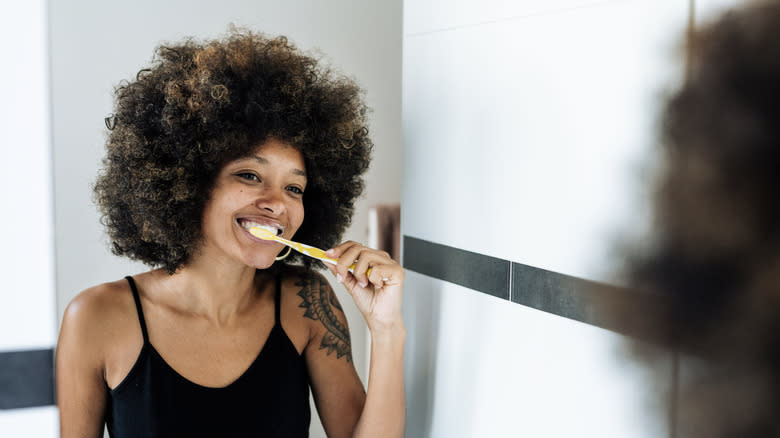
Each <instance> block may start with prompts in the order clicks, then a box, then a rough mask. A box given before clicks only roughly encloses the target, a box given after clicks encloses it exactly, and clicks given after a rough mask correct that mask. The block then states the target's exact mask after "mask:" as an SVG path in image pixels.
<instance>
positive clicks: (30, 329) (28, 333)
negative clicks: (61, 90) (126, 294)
mask: <svg viewBox="0 0 780 438" xmlns="http://www.w3.org/2000/svg"><path fill="white" fill-rule="evenodd" d="M47 38H48V31H47V29H46V2H45V1H44V0H29V1H24V2H13V4H11V2H4V3H2V4H1V5H0V53H2V54H3V68H0V84H2V88H3V91H2V92H0V93H1V95H2V98H1V99H0V193H2V214H0V242H2V244H0V279H1V280H2V289H1V291H0V436H3V437H21V436H34V437H51V436H55V434H56V433H57V426H58V422H57V409H56V408H55V407H54V406H53V404H54V387H53V380H52V357H53V355H52V351H53V347H54V343H55V342H56V335H57V328H56V321H57V317H56V314H55V311H56V297H55V294H54V244H53V239H52V238H53V235H54V233H53V231H52V223H53V215H52V178H51V142H50V139H51V130H50V123H49V115H50V108H49V69H48V50H49V48H48V41H47Z"/></svg>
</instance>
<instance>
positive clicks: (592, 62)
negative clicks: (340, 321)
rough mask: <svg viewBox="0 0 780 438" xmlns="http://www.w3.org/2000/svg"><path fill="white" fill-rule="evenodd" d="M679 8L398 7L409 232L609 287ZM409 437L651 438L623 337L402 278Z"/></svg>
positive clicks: (540, 1) (467, 2)
mask: <svg viewBox="0 0 780 438" xmlns="http://www.w3.org/2000/svg"><path fill="white" fill-rule="evenodd" d="M688 16H689V4H688V2H687V1H682V0H622V1H618V0H613V1H586V0H537V1H532V0H527V1H522V2H505V1H500V0H482V1H477V0H457V1H454V2H443V1H435V0H418V1H413V0H408V1H406V2H405V3H404V63H403V139H404V161H403V163H404V174H403V194H402V205H403V217H402V230H403V234H404V235H408V236H412V237H416V238H420V239H424V240H428V241H433V242H436V243H440V244H445V245H448V246H453V247H457V248H461V249H465V250H468V251H472V252H477V253H481V254H486V255H490V256H494V257H498V258H501V259H505V260H510V261H513V262H519V263H523V264H526V265H530V266H533V267H537V268H543V269H546V270H550V271H555V272H558V273H563V274H567V275H572V276H576V277H581V278H585V279H589V280H597V281H610V280H611V274H610V272H611V271H612V268H613V267H614V266H615V260H612V259H611V258H610V257H611V248H613V245H614V244H615V239H616V238H617V237H618V236H619V235H621V234H641V233H642V232H643V231H644V230H645V229H646V227H647V206H646V205H645V204H644V203H643V202H642V201H641V199H642V196H641V195H642V194H643V189H642V187H643V186H642V184H643V182H644V181H643V179H642V171H641V169H642V166H641V164H642V163H644V162H645V161H646V159H647V157H648V151H649V148H650V147H651V146H652V145H653V142H654V140H655V136H654V133H655V129H656V126H655V123H656V114H657V112H658V109H659V103H660V102H661V101H662V99H663V97H664V94H663V91H664V90H665V88H666V86H674V85H675V84H676V81H677V80H679V79H680V77H681V73H682V64H681V62H680V59H678V58H676V57H675V56H674V55H675V51H674V50H673V49H674V48H675V44H676V43H677V41H678V40H677V38H678V37H679V36H681V35H682V34H683V31H684V30H685V26H686V24H687V22H688ZM408 278H409V280H408V287H407V288H408V290H409V293H407V294H406V302H405V307H404V312H405V318H406V321H407V326H408V331H409V333H410V336H409V338H410V340H409V345H408V347H407V362H406V367H407V368H406V377H407V396H408V399H409V400H410V407H409V422H408V428H407V436H410V437H418V436H420V437H422V436H431V437H447V438H452V437H481V436H497V437H509V436H511V437H514V436H544V437H569V436H599V437H616V438H617V437H620V438H625V437H657V436H663V435H664V434H665V433H666V431H667V428H668V425H667V424H666V423H665V422H664V419H663V418H661V419H660V420H657V419H654V418H653V417H652V415H651V414H650V412H651V410H650V409H649V408H650V406H649V405H648V403H649V401H648V399H647V398H646V397H644V396H643V395H642V394H644V393H648V392H649V389H648V388H647V387H646V379H645V377H646V376H644V375H643V374H642V373H641V372H640V371H638V370H637V369H635V368H633V367H632V366H629V365H627V364H623V363H621V362H620V361H619V360H618V359H617V358H618V354H617V348H618V346H619V345H620V341H621V340H622V339H621V337H620V336H618V335H616V334H614V333H612V332H609V331H606V330H602V329H599V328H595V327H592V326H588V325H586V324H582V323H579V322H576V321H572V320H568V319H564V318H561V317H558V316H555V315H551V314H548V313H544V312H540V311H537V310H534V309H530V308H526V307H523V306H520V305H517V304H511V303H509V302H507V301H504V300H500V299H497V298H493V297H490V296H487V295H484V294H480V293H478V292H475V291H472V290H469V289H466V288H462V287H460V286H455V285H453V284H449V283H446V282H443V281H439V280H434V279H431V278H427V277H425V276H422V275H417V274H414V273H410V274H409V277H408Z"/></svg>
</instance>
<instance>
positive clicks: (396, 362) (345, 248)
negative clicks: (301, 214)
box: [328, 242, 406, 437]
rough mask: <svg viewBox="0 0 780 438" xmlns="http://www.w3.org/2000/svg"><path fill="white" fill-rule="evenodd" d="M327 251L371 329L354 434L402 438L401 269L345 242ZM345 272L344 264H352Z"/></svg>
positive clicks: (382, 254) (384, 255) (381, 254)
mask: <svg viewBox="0 0 780 438" xmlns="http://www.w3.org/2000/svg"><path fill="white" fill-rule="evenodd" d="M328 253H329V254H328V255H329V256H331V257H334V258H338V259H339V264H338V265H336V266H329V268H330V270H331V272H333V274H334V275H336V278H337V279H338V280H339V281H340V282H341V283H342V284H343V285H344V287H346V288H347V290H348V291H349V293H350V294H351V295H352V298H353V299H354V300H355V304H356V305H357V307H358V309H359V310H360V312H361V313H362V314H363V317H364V318H365V320H366V323H367V325H368V329H369V332H370V333H371V364H370V367H369V376H368V393H367V394H366V401H365V405H364V406H363V410H362V412H361V415H360V419H359V421H358V422H357V424H356V427H355V430H354V434H353V436H354V437H377V436H381V437H403V435H404V426H405V420H406V398H405V395H404V370H403V364H404V357H403V353H404V343H405V340H406V329H405V327H404V323H403V318H402V316H401V301H402V294H403V284H404V270H403V268H401V266H400V265H399V264H398V263H397V262H395V261H394V260H393V259H391V258H390V256H389V255H388V254H387V253H386V252H383V251H377V250H373V249H370V248H366V247H364V246H362V245H360V244H358V243H355V242H345V243H343V244H341V245H339V246H337V247H335V248H333V249H331V250H330V251H328ZM353 261H354V263H355V268H354V271H353V273H350V272H349V270H348V268H349V266H350V265H351V264H352V263H353Z"/></svg>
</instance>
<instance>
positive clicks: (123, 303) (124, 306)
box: [61, 280, 138, 351]
mask: <svg viewBox="0 0 780 438" xmlns="http://www.w3.org/2000/svg"><path fill="white" fill-rule="evenodd" d="M135 313H136V311H135V305H134V301H133V297H132V294H131V292H130V287H129V285H128V284H127V281H126V280H118V281H114V282H110V283H103V284H100V285H97V286H93V287H90V288H89V289H86V290H84V291H82V292H81V293H79V294H78V295H76V296H75V297H74V298H73V300H71V302H70V303H69V304H68V306H67V307H66V308H65V313H64V315H63V318H62V329H61V338H62V337H69V338H70V341H71V342H74V343H76V344H78V345H79V346H80V347H81V348H85V349H90V350H100V351H104V350H105V345H106V343H108V342H110V340H112V339H117V337H122V336H119V335H121V334H122V333H123V331H127V330H128V329H129V324H130V323H131V321H132V318H133V317H134V315H135ZM136 320H137V318H136ZM137 324H138V323H137V322H136V325H137Z"/></svg>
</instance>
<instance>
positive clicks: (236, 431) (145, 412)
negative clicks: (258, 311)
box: [106, 275, 311, 438]
mask: <svg viewBox="0 0 780 438" xmlns="http://www.w3.org/2000/svg"><path fill="white" fill-rule="evenodd" d="M126 278H127V281H128V282H129V283H130V289H131V290H132V291H133V298H134V299H135V305H136V308H137V309H138V319H139V320H140V322H141V332H142V333H143V337H144V345H143V347H142V348H141V352H140V354H139V355H138V359H137V360H136V362H135V364H134V365H133V367H132V368H131V370H130V372H129V373H128V375H127V376H126V377H125V378H124V380H122V382H121V383H120V384H119V385H117V386H116V388H114V389H113V390H110V391H109V395H108V406H107V408H106V425H107V426H108V432H109V434H110V436H111V437H116V438H125V437H139V438H140V437H144V438H150V437H188V438H193V437H210V438H213V437H308V436H309V422H310V420H311V412H310V410H309V376H308V371H307V368H306V362H305V360H304V358H303V357H302V356H301V355H299V354H298V351H297V350H296V349H295V346H294V345H293V343H292V342H291V341H290V339H289V338H288V337H287V334H286V333H285V332H284V329H282V325H281V322H280V318H279V302H280V299H281V280H280V277H279V276H278V275H277V277H276V293H275V298H274V307H275V321H274V327H273V329H271V334H270V335H269V336H268V340H267V341H266V343H265V345H264V346H263V349H262V350H261V351H260V354H258V356H257V358H256V359H255V361H254V362H253V363H252V365H250V366H249V368H248V369H247V370H246V371H245V372H244V374H242V375H241V377H239V378H238V379H236V380H235V381H234V382H233V383H231V384H230V385H228V386H225V387H223V388H209V387H205V386H201V385H198V384H196V383H194V382H191V381H189V380H187V379H185V378H184V377H183V376H181V375H180V374H179V373H177V372H176V371H175V370H174V369H173V368H171V367H170V366H169V365H168V364H167V363H166V362H165V361H164V360H163V358H162V357H161V356H160V355H159V353H157V351H156V350H155V349H154V347H153V346H152V344H151V343H149V335H148V333H147V331H146V322H145V321H144V314H143V310H142V309H141V299H140V297H139V295H138V290H137V289H136V287H135V282H134V281H133V278H132V277H126Z"/></svg>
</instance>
